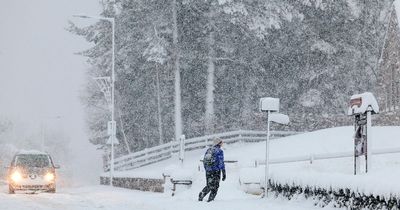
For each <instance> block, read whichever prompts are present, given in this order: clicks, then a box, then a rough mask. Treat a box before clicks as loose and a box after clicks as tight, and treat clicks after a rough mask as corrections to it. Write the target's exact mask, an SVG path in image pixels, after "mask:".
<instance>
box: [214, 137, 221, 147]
mask: <svg viewBox="0 0 400 210" xmlns="http://www.w3.org/2000/svg"><path fill="white" fill-rule="evenodd" d="M213 142H214V145H217V144H220V143H222V139H220V138H218V137H216V138H214V140H213Z"/></svg>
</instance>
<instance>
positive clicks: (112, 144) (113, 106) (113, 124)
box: [74, 15, 117, 186]
mask: <svg viewBox="0 0 400 210" xmlns="http://www.w3.org/2000/svg"><path fill="white" fill-rule="evenodd" d="M74 17H78V18H89V19H97V20H103V21H109V22H111V25H112V61H111V62H112V64H111V123H109V124H111V136H110V140H111V163H110V185H111V186H112V185H113V178H114V142H115V136H116V130H117V129H116V127H117V126H116V123H115V120H114V110H115V96H114V95H115V94H114V92H115V70H114V66H115V19H114V18H109V17H96V16H88V15H74Z"/></svg>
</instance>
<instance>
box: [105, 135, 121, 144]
mask: <svg viewBox="0 0 400 210" xmlns="http://www.w3.org/2000/svg"><path fill="white" fill-rule="evenodd" d="M111 138H112V136H110V137H108V140H107V142H106V144H107V145H111V143H112V140H111ZM118 144H119V140H118V139H117V137H116V136H114V145H118Z"/></svg>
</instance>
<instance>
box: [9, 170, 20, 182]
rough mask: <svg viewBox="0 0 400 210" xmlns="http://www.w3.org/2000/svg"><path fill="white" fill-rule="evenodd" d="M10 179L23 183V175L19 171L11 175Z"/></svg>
mask: <svg viewBox="0 0 400 210" xmlns="http://www.w3.org/2000/svg"><path fill="white" fill-rule="evenodd" d="M10 178H11V180H12V181H13V182H15V183H18V182H19V181H21V179H22V175H21V173H19V172H18V171H15V172H14V173H12V174H11V177H10Z"/></svg>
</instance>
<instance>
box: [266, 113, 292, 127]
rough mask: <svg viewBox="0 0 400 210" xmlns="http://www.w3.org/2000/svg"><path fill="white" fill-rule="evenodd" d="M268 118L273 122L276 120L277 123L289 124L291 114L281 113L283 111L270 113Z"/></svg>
mask: <svg viewBox="0 0 400 210" xmlns="http://www.w3.org/2000/svg"><path fill="white" fill-rule="evenodd" d="M268 120H269V121H271V122H276V123H279V124H284V125H287V124H289V116H287V115H285V114H281V113H272V114H270V116H269V117H268Z"/></svg>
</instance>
